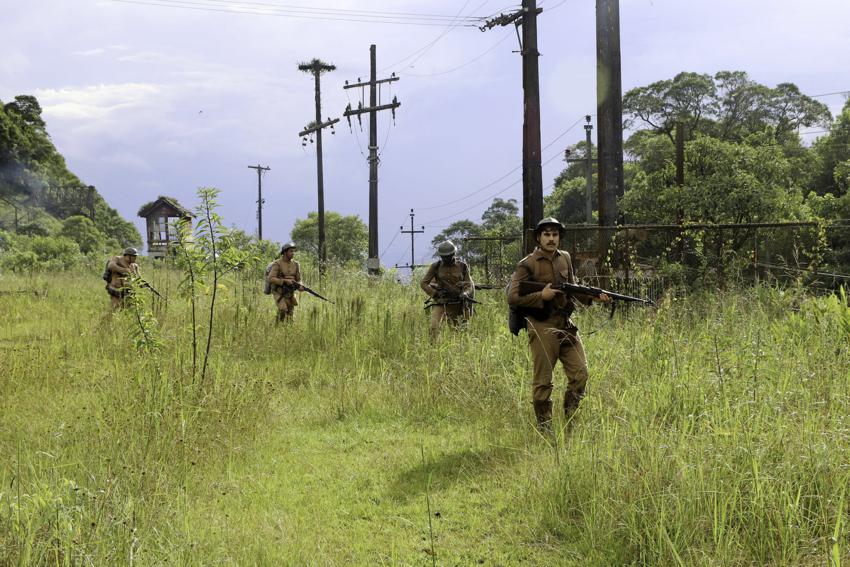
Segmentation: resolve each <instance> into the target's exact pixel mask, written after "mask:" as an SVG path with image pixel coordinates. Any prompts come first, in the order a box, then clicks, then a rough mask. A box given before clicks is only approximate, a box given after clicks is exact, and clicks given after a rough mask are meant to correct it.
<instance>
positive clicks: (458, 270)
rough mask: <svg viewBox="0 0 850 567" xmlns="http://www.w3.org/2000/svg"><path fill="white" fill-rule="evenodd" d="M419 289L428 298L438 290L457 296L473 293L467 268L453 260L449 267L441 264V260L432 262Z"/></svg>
mask: <svg viewBox="0 0 850 567" xmlns="http://www.w3.org/2000/svg"><path fill="white" fill-rule="evenodd" d="M419 287H421V288H422V291H424V292H425V293H427V294H428V295H429V296H432V295H434V293H435V292H436V291H437V290H438V289H443V290H446V291H449V292H451V293H458V294H460V293H464V292H468V293H472V292H473V291H475V284H473V283H472V278H471V277H470V276H469V268H468V267H467V265H466V264H465V263H464V262H461V261H460V260H455V261H454V264H452V265H451V266H447V265H445V264H443V261H442V260H438V261H436V262H434V263H433V264H431V267H430V268H428V271H427V272H426V273H425V277H423V278H422V281H421V282H419Z"/></svg>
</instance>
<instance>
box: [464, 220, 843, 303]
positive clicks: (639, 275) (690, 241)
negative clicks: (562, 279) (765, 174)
mask: <svg viewBox="0 0 850 567" xmlns="http://www.w3.org/2000/svg"><path fill="white" fill-rule="evenodd" d="M561 248H562V249H564V250H567V251H568V252H569V253H570V256H571V257H572V262H573V268H574V269H575V272H576V275H577V276H578V278H579V279H580V280H581V281H582V282H584V283H586V284H589V285H596V286H598V287H605V288H607V289H611V290H613V291H617V292H620V293H627V294H629V295H641V296H643V297H649V298H652V299H657V298H658V297H660V296H661V295H663V294H664V293H666V292H668V291H670V290H684V289H688V288H690V287H693V286H703V287H706V286H707V287H712V288H719V289H723V288H725V287H726V286H728V285H730V284H732V283H748V282H752V283H757V282H760V281H780V282H788V281H792V280H794V281H801V282H802V283H804V284H805V285H807V286H810V287H815V288H826V289H834V288H836V287H838V286H839V285H841V284H845V285H846V284H850V220H841V221H833V222H830V223H824V222H784V223H741V224H690V225H688V224H686V225H678V224H674V225H651V224H646V225H619V226H609V227H600V226H594V225H569V226H567V227H566V232H565V235H564V239H563V241H562V244H561ZM459 249H460V250H459V252H460V254H461V256H462V257H463V258H464V259H465V260H466V262H467V263H468V264H469V265H470V269H471V272H472V275H473V279H475V281H476V283H481V284H484V285H488V286H501V285H505V284H506V283H507V281H508V280H509V278H510V275H511V273H512V272H513V271H514V269H515V268H516V264H517V262H518V261H519V260H520V259H521V258H522V256H523V254H522V238H521V237H520V235H503V236H485V237H481V236H477V237H469V238H466V239H463V240H461V242H460V245H459Z"/></svg>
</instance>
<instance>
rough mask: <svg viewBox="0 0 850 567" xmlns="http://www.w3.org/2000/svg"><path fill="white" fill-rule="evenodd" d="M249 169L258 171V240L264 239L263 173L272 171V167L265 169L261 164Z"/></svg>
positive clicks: (250, 166)
mask: <svg viewBox="0 0 850 567" xmlns="http://www.w3.org/2000/svg"><path fill="white" fill-rule="evenodd" d="M248 169H256V170H257V239H258V240H262V239H263V203H265V201H264V200H263V172H264V171H271V169H272V168H270V167H263V166H262V165H260V164H257V165H249V166H248Z"/></svg>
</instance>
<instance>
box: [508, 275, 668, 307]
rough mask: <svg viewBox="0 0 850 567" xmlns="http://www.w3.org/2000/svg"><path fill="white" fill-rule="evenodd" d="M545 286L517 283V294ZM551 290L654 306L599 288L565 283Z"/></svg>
mask: <svg viewBox="0 0 850 567" xmlns="http://www.w3.org/2000/svg"><path fill="white" fill-rule="evenodd" d="M546 285H547V284H545V283H542V282H533V281H528V280H526V281H521V282H519V294H520V295H528V294H529V293H534V292H535V291H541V290H542V289H543V288H544V287H546ZM552 289H556V290H559V291H562V292H564V293H565V294H567V295H575V294H580V295H590V296H592V297H599V296H600V295H602V294H603V293H604V294H605V295H607V296H608V297H610V298H611V299H612V300H614V301H623V302H625V303H631V302H639V303H644V304H646V305H655V303H654V302H653V301H652V300H651V299H643V298H640V297H632V296H631V295H623V294H622V293H616V292H613V291H608V290H605V289H602V288H599V287H590V286H587V285H581V284H573V283H566V282H564V283H560V284H552Z"/></svg>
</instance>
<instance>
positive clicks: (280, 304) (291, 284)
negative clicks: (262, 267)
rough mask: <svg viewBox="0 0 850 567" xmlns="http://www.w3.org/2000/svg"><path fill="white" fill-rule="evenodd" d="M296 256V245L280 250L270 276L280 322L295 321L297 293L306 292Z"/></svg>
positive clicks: (289, 243) (286, 246) (288, 244)
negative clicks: (302, 284)
mask: <svg viewBox="0 0 850 567" xmlns="http://www.w3.org/2000/svg"><path fill="white" fill-rule="evenodd" d="M294 256H295V244H293V243H291V242H288V243H286V244H284V245H283V248H281V249H280V258H278V259H277V260H275V262H274V263H273V264H272V268H271V270H270V271H269V275H268V280H269V283H270V284H271V286H272V294H273V295H274V301H275V304H276V305H277V320H278V321H292V320H293V318H294V317H295V306H296V305H298V298H296V297H295V292H296V290H297V291H303V290H304V288H302V287H301V266H300V265H299V264H298V262H296V261H295V260H294V259H293V257H294Z"/></svg>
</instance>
